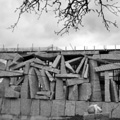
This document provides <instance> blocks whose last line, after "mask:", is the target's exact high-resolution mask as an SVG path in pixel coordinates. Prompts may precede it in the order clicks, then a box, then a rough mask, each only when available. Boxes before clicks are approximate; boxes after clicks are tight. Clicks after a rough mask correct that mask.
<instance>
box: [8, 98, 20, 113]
mask: <svg viewBox="0 0 120 120" xmlns="http://www.w3.org/2000/svg"><path fill="white" fill-rule="evenodd" d="M10 113H11V114H12V115H20V99H11V109H10Z"/></svg>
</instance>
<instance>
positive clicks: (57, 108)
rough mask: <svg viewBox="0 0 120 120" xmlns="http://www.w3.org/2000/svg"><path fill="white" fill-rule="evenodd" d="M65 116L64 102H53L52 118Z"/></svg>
mask: <svg viewBox="0 0 120 120" xmlns="http://www.w3.org/2000/svg"><path fill="white" fill-rule="evenodd" d="M64 114H65V100H53V104H52V112H51V116H52V117H56V116H57V117H58V116H64Z"/></svg>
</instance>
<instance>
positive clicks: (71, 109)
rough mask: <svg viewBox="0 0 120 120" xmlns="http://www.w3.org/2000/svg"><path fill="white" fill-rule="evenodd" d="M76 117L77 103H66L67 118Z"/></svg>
mask: <svg viewBox="0 0 120 120" xmlns="http://www.w3.org/2000/svg"><path fill="white" fill-rule="evenodd" d="M74 115H75V101H66V106H65V116H74Z"/></svg>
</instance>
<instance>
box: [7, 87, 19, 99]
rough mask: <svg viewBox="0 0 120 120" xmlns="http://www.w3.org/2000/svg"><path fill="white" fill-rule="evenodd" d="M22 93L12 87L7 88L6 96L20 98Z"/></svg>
mask: <svg viewBox="0 0 120 120" xmlns="http://www.w3.org/2000/svg"><path fill="white" fill-rule="evenodd" d="M19 96H20V93H19V92H17V91H15V90H14V89H13V88H12V87H9V88H5V97H6V98H19Z"/></svg>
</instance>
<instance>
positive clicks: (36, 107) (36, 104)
mask: <svg viewBox="0 0 120 120" xmlns="http://www.w3.org/2000/svg"><path fill="white" fill-rule="evenodd" d="M30 114H31V115H32V116H37V115H39V114H40V100H36V99H32V103H31V112H30Z"/></svg>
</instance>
